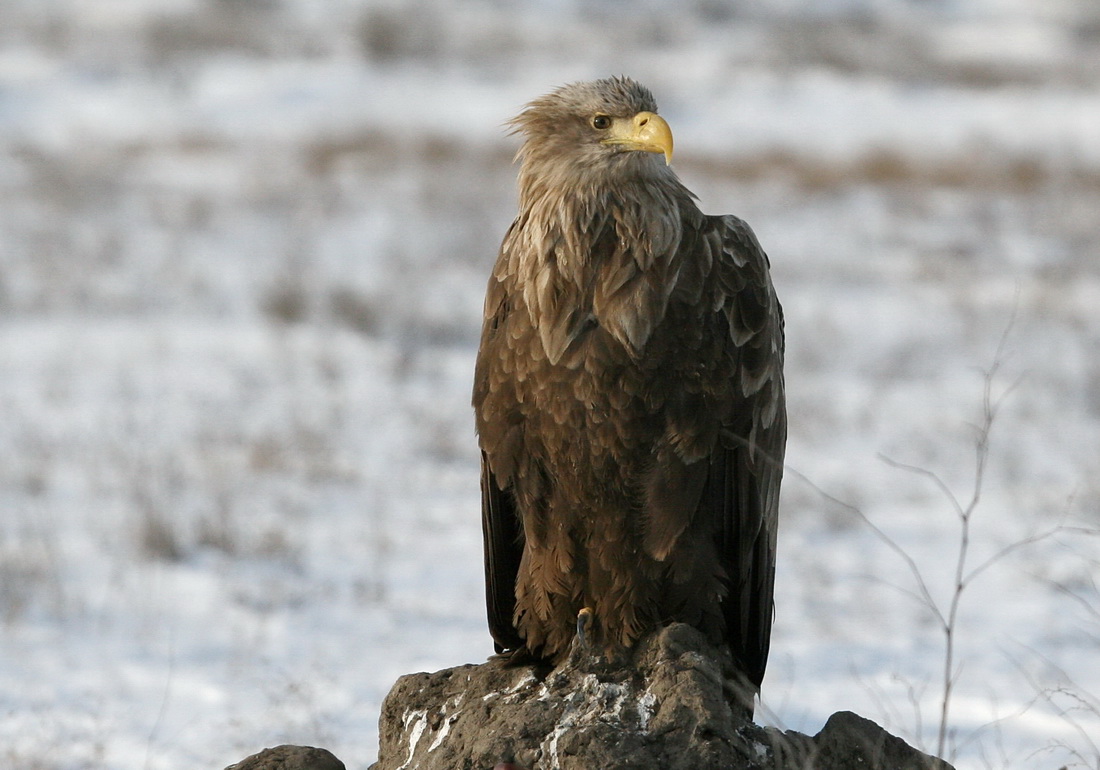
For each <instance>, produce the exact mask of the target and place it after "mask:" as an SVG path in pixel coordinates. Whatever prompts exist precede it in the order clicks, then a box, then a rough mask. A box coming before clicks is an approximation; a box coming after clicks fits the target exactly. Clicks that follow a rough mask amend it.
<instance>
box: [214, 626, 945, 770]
mask: <svg viewBox="0 0 1100 770" xmlns="http://www.w3.org/2000/svg"><path fill="white" fill-rule="evenodd" d="M734 682H735V680H734V668H733V665H732V661H731V660H730V658H729V654H728V653H727V652H725V651H724V650H719V649H716V648H715V647H713V646H711V645H710V644H708V643H707V642H706V640H705V639H704V637H703V636H702V635H701V634H700V633H699V632H697V631H696V630H695V629H693V628H691V627H690V626H686V625H683V624H674V625H671V626H668V627H667V628H664V629H662V630H660V631H658V632H656V633H654V634H653V635H651V636H650V637H648V638H646V639H645V640H643V641H642V642H641V643H640V644H639V645H638V646H637V648H636V649H635V651H634V652H633V654H632V656H631V660H629V661H623V662H621V663H620V664H618V665H615V664H612V663H609V662H607V661H605V660H598V659H595V658H593V657H592V656H589V655H585V654H581V653H579V652H578V651H577V650H574V653H573V655H572V656H571V657H570V659H569V660H568V661H567V662H565V663H564V664H562V665H561V666H559V667H557V668H555V669H552V670H551V669H548V668H545V667H542V668H540V667H537V666H517V665H515V664H508V663H506V662H505V661H504V660H502V659H500V658H493V659H490V660H489V661H488V662H487V663H483V664H481V665H466V666H457V667H455V668H449V669H445V670H443V671H438V672H436V673H434V674H409V675H407V676H403V677H401V678H400V679H398V680H397V683H396V684H395V685H394V687H393V689H392V690H390V693H389V695H388V696H386V699H385V701H384V702H383V704H382V716H381V719H380V720H379V733H380V736H379V740H380V747H379V757H378V762H376V763H375V764H374V765H372V766H371V768H370V770H494V768H495V770H582V769H583V770H596V769H602V768H606V769H607V770H611V769H612V768H616V769H617V768H631V769H632V770H707V769H709V768H716V769H717V768H722V769H723V770H726V769H727V768H728V769H732V770H740V769H741V768H744V769H745V770H749V769H751V770H781V769H782V770H786V769H787V768H814V769H815V770H850V769H851V768H861V770H951V766H950V765H948V764H947V763H946V762H943V761H941V760H939V759H935V758H933V757H930V756H928V755H926V754H922V753H921V752H919V751H917V750H916V749H914V748H912V747H910V746H909V745H908V744H907V743H905V741H903V740H901V739H900V738H896V737H894V736H893V735H890V734H889V733H887V732H886V731H885V730H883V729H882V728H881V727H879V726H878V725H876V724H875V723H874V722H871V721H869V720H867V719H864V718H862V717H859V716H857V715H855V714H852V713H850V712H843V711H842V712H838V713H836V714H834V715H833V716H832V717H830V718H829V720H828V722H827V723H826V724H825V727H824V728H823V729H822V730H821V732H819V733H818V734H817V735H815V736H812V737H811V736H808V735H802V734H801V733H796V732H783V731H780V730H776V729H774V728H765V727H760V726H758V725H756V724H754V723H753V722H752V720H751V719H750V718H749V715H748V711H747V709H745V708H744V706H743V705H742V702H741V701H739V700H738V697H737V695H738V689H737V687H736V685H735V683H734ZM292 748H300V747H285V746H284V747H279V748H278V749H268V750H267V751H268V752H278V751H282V752H284V753H285V752H286V751H287V750H288V749H292ZM310 751H317V750H316V749H312V750H310ZM325 754H326V755H327V752H325ZM285 756H286V758H287V759H288V760H290V761H286V762H284V761H281V760H282V756H280V758H279V759H280V761H278V762H273V763H272V764H260V763H259V761H260V760H262V759H263V758H264V752H261V753H260V754H257V755H255V756H254V757H250V758H249V759H248V760H244V761H243V762H242V763H239V764H238V765H237V766H235V767H236V768H237V769H238V770H253V768H255V770H260V768H268V767H270V768H271V769H272V770H274V769H275V768H279V769H280V770H329V769H330V768H335V769H336V770H339V768H342V765H333V764H331V761H338V760H335V757H331V755H327V756H324V757H322V756H321V755H308V756H307V755H306V754H302V755H293V758H291V755H290V754H285ZM314 756H316V758H317V761H318V762H322V763H321V764H316V765H314V764H312V763H311V761H310V759H312V758H313V757H314ZM330 757H331V760H330V759H329V758H330ZM272 758H273V759H274V757H272ZM250 761H255V762H257V764H255V765H252V764H245V763H247V762H250Z"/></svg>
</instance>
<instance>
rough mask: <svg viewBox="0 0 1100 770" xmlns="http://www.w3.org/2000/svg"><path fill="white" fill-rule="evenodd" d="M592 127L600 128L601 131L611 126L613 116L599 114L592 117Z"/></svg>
mask: <svg viewBox="0 0 1100 770" xmlns="http://www.w3.org/2000/svg"><path fill="white" fill-rule="evenodd" d="M592 128H596V129H599V130H600V131H603V130H604V129H607V128H611V118H609V117H607V116H606V115H597V116H596V117H594V118H592Z"/></svg>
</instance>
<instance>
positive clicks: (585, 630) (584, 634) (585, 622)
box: [577, 607, 596, 652]
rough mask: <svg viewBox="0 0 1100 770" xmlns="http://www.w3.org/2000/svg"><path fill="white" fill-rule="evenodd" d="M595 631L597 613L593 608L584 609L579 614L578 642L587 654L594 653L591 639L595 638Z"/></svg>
mask: <svg viewBox="0 0 1100 770" xmlns="http://www.w3.org/2000/svg"><path fill="white" fill-rule="evenodd" d="M595 631H596V613H595V612H594V611H593V610H592V608H591V607H582V608H581V611H580V612H578V613H577V641H578V642H579V643H580V647H581V649H582V650H584V651H585V652H592V642H593V639H592V638H591V637H595V635H596V633H595Z"/></svg>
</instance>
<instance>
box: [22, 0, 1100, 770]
mask: <svg viewBox="0 0 1100 770" xmlns="http://www.w3.org/2000/svg"><path fill="white" fill-rule="evenodd" d="M797 5H798V4H796V3H793V2H790V0H770V2H768V3H764V4H757V7H756V9H755V10H753V11H751V12H750V11H747V10H744V11H733V10H730V9H729V8H728V7H727V6H726V5H725V4H722V3H719V2H705V1H704V0H697V1H696V2H682V3H668V2H662V3H657V2H647V3H631V4H627V3H619V2H613V3H607V4H602V3H594V2H587V1H585V0H572V1H570V0H544V1H543V2H541V3H532V4H526V5H524V4H506V3H503V2H502V3H499V4H494V3H492V2H489V1H488V0H484V1H482V2H463V3H444V2H443V1H442V0H439V2H433V1H432V0H420V1H419V2H413V3H405V4H401V3H398V2H388V3H382V2H378V3H359V2H351V0H343V1H342V2H327V1H325V2H322V0H205V1H204V0H158V1H157V2H148V1H146V0H109V1H108V0H101V1H99V2H95V3H89V2H82V1H81V0H50V1H49V2H45V1H42V2H29V0H28V1H25V2H10V3H4V4H3V6H2V7H0V426H2V427H0V765H3V766H4V767H11V768H15V769H16V770H21V769H23V768H36V769H42V770H46V769H50V770H52V769H53V768H66V769H68V768H120V769H121V768H148V769H149V770H154V769H158V768H180V767H210V768H217V767H222V766H224V765H226V764H228V763H229V762H231V761H233V760H236V759H239V758H240V757H242V756H244V755H245V754H247V753H250V752H252V751H255V750H257V749H259V748H261V747H263V746H268V745H274V744H276V743H280V742H294V743H305V744H313V745H323V746H326V747H328V748H330V749H331V750H333V751H334V752H335V753H336V754H337V755H338V756H340V757H342V758H344V759H345V760H346V761H348V762H349V767H360V768H363V767H365V766H366V765H367V764H369V763H370V762H371V761H372V759H373V757H374V755H375V751H376V720H377V717H378V710H379V704H380V701H381V698H382V697H383V695H384V694H385V692H386V691H387V690H388V688H389V686H390V684H392V682H393V680H394V679H395V678H396V677H397V676H398V675H399V674H402V673H406V672H410V671H414V670H431V669H437V668H441V667H444V666H450V665H455V664H459V663H464V662H470V661H476V660H480V659H483V658H484V657H485V656H486V655H488V653H489V652H490V651H491V649H490V642H489V638H488V634H487V632H486V630H485V627H484V618H483V607H482V585H481V555H480V532H479V520H478V516H479V514H478V493H477V463H476V453H475V441H474V436H473V428H472V416H471V413H470V410H469V407H468V392H469V387H470V379H471V369H472V361H473V357H474V352H475V346H476V337H477V333H478V326H479V316H480V303H481V293H482V290H483V288H484V281H485V277H486V275H487V272H488V270H489V267H490V265H491V263H492V260H493V257H494V254H495V250H496V246H497V244H498V243H499V239H500V237H501V235H502V233H503V231H504V229H505V227H506V226H507V224H508V222H509V220H510V218H511V213H512V212H513V211H514V205H515V204H514V186H513V185H514V181H513V180H514V169H513V168H512V167H511V166H510V165H509V159H510V154H511V153H512V152H513V151H514V147H515V145H514V141H513V140H511V139H509V138H508V137H506V136H505V135H504V134H503V131H502V129H501V123H502V122H503V121H504V120H506V119H507V118H508V117H510V116H511V115H512V114H514V113H515V112H516V111H517V109H518V108H519V106H520V105H521V104H522V103H523V102H524V101H526V100H527V99H529V98H531V97H533V96H535V95H537V94H539V93H542V92H544V91H545V90H547V89H548V88H550V87H553V86H554V85H557V84H559V83H561V82H565V81H568V80H573V79H578V78H586V77H593V76H603V75H607V74H616V73H619V72H626V73H629V74H632V75H634V76H636V77H638V78H639V79H642V80H644V81H645V82H647V83H648V84H649V85H650V86H651V87H652V88H653V89H654V91H655V92H656V94H657V96H658V99H659V101H660V102H661V104H662V111H663V112H664V113H665V114H666V116H667V117H668V118H669V121H670V123H671V124H672V126H673V129H674V131H675V132H676V136H677V158H676V167H677V169H678V170H679V172H680V174H681V176H682V177H683V178H684V179H685V181H687V183H688V184H689V186H691V187H692V188H693V189H694V190H696V192H698V193H699V195H700V197H701V199H702V203H703V206H704V209H705V210H707V211H710V212H713V213H723V212H734V213H737V214H739V215H741V216H742V217H744V218H745V219H747V220H748V221H749V222H750V223H752V225H753V226H754V228H755V229H756V231H757V233H758V235H759V237H760V239H761V241H762V242H763V244H764V245H765V248H766V249H767V250H768V251H769V253H770V254H771V257H772V261H773V266H774V276H775V282H776V285H777V288H778V290H779V292H780V296H781V299H782V300H783V302H784V305H785V308H786V311H787V319H788V327H787V331H788V341H789V358H788V368H787V380H788V387H789V398H790V411H791V417H790V423H791V437H790V444H789V450H788V462H789V471H788V480H787V482H786V485H785V489H784V506H783V513H784V529H783V531H782V533H781V542H780V548H781V551H780V567H779V578H778V579H779V585H778V587H777V621H776V627H775V635H774V639H773V652H772V659H771V664H770V669H769V673H768V677H767V679H766V681H765V686H764V694H763V704H764V708H762V709H761V711H762V712H763V714H762V716H766V717H767V718H769V719H770V720H771V721H772V722H773V723H777V724H782V725H784V726H785V727H789V728H793V729H799V730H802V731H808V732H816V731H817V730H818V729H819V728H820V727H821V725H822V724H823V722H824V720H825V718H826V717H827V716H828V715H829V714H830V713H832V712H833V711H836V710H839V709H850V710H854V711H857V712H860V713H862V714H864V715H866V716H868V717H871V718H873V719H876V720H878V721H880V722H882V723H883V724H885V725H886V726H887V727H888V728H890V729H891V730H893V731H894V732H896V733H898V734H901V735H903V736H904V737H906V738H908V739H909V740H911V741H912V742H915V743H917V744H919V745H921V746H923V747H925V748H927V749H934V748H935V732H936V726H937V723H938V719H939V709H940V703H941V701H942V684H941V683H942V668H943V659H944V653H943V634H942V632H941V630H940V628H939V626H938V625H937V621H936V618H935V615H934V613H933V612H932V611H931V610H930V609H929V608H928V606H927V602H924V603H922V602H921V601H918V600H916V599H914V598H913V596H914V594H918V593H919V591H920V587H919V584H918V582H917V581H916V579H915V578H914V575H913V574H912V572H911V571H910V569H909V566H908V563H907V562H906V560H905V559H904V558H903V557H902V556H900V555H899V553H898V552H897V551H896V550H894V549H893V548H891V547H890V546H889V545H888V544H887V543H886V542H885V541H884V540H883V539H882V538H881V537H879V536H878V535H876V534H875V532H874V530H873V529H872V527H871V526H870V525H869V524H868V523H867V522H868V520H869V521H870V522H873V523H874V525H877V526H878V527H880V528H881V530H882V531H883V532H884V533H885V534H886V535H888V536H889V537H890V538H892V541H893V542H894V543H895V544H896V545H897V546H898V548H899V549H901V550H903V551H904V552H905V554H906V555H907V556H908V557H909V558H911V559H912V563H913V565H914V566H916V567H917V568H919V570H920V573H921V576H922V579H923V580H924V581H925V583H926V586H927V589H928V591H929V598H930V599H931V600H932V601H934V602H935V603H936V604H937V606H938V607H939V609H940V610H941V611H942V612H945V613H946V612H947V609H948V603H949V601H950V597H951V591H952V586H953V583H954V572H955V559H956V553H957V548H958V543H959V517H958V515H957V514H956V513H955V512H953V509H952V503H951V501H950V500H949V499H948V497H946V496H945V495H944V493H943V492H942V491H941V490H940V489H939V488H938V487H937V483H936V480H934V479H930V478H927V477H925V476H922V475H920V474H918V473H914V472H911V471H907V470H904V469H899V468H897V467H894V466H892V465H891V464H889V463H888V462H886V461H885V460H884V459H883V458H884V457H885V458H889V459H890V460H893V461H896V462H898V463H906V464H911V465H915V466H919V467H920V468H923V469H926V470H928V471H931V472H933V473H935V474H937V475H936V479H938V480H939V481H941V482H942V483H943V484H944V485H945V486H946V487H947V488H948V489H949V490H951V492H952V493H953V494H954V495H956V496H957V497H958V499H959V501H960V503H961V504H962V505H963V506H965V505H966V504H967V502H968V501H969V500H970V496H971V492H972V488H973V486H974V481H975V440H976V431H975V425H976V424H979V423H980V422H981V419H982V394H983V387H984V386H985V385H986V383H987V381H988V383H989V384H990V386H991V389H992V392H993V395H994V396H995V397H997V398H1000V397H1002V396H1003V399H1002V400H1000V402H999V403H1000V410H999V411H998V413H997V416H996V418H995V420H994V422H993V427H992V431H991V443H990V448H989V451H988V457H987V461H986V464H985V467H984V476H983V478H982V483H981V493H982V494H981V499H980V502H979V504H978V505H977V507H976V508H975V510H974V513H973V518H972V520H973V529H974V531H973V533H972V537H971V540H970V550H969V553H968V554H967V559H968V561H967V566H968V569H973V568H975V567H980V566H981V565H982V564H983V563H985V562H986V560H988V559H990V558H991V557H995V556H997V555H998V554H1001V556H1000V557H999V558H996V559H995V560H994V562H993V563H992V564H991V566H989V567H988V569H986V570H984V571H983V572H981V573H980V575H978V576H977V577H976V578H975V579H974V580H973V582H971V583H969V584H968V588H967V589H966V591H965V592H964V594H963V597H962V602H961V605H960V609H959V614H958V620H957V632H956V637H955V642H956V662H957V664H958V672H957V676H956V685H955V691H954V694H953V696H952V698H951V701H950V707H951V711H950V724H951V726H952V733H951V739H950V741H949V748H950V751H951V754H952V756H954V757H955V759H956V761H957V764H958V766H959V767H960V768H981V767H1012V768H1015V767H1044V768H1046V767H1049V768H1057V767H1060V766H1062V765H1063V764H1071V765H1073V764H1076V766H1088V767H1097V766H1098V765H1100V749H1098V748H1097V744H1098V743H1100V739H1098V738H1097V737H1096V736H1098V735H1100V666H1097V664H1096V661H1097V656H1098V653H1100V593H1098V591H1097V583H1096V573H1097V570H1098V568H1100V538H1098V537H1097V535H1096V533H1097V529H1098V528H1100V481H1098V478H1100V474H1098V473H1097V471H1098V470H1100V440H1098V438H1097V437H1098V436H1100V220H1098V216H1097V212H1098V211H1100V141H1098V139H1097V137H1100V71H1098V69H1097V62H1098V61H1100V12H1098V11H1097V9H1096V6H1095V4H1094V3H1091V2H1089V1H1088V0H1080V1H1079V2H1073V1H1072V0H1062V2H1057V3H1046V4H1037V3H1029V2H1024V1H1023V0H983V2H973V3H961V2H951V1H950V0H942V1H941V2H903V1H902V0H880V1H879V2H874V1H873V0H834V2H830V3H826V4H816V5H815V6H814V7H815V8H816V9H817V10H816V11H815V12H814V13H813V14H810V15H807V14H806V13H804V12H800V11H799V9H798V8H797V7H796V6H797ZM1002 339H1003V344H1002ZM998 350H1000V353H998ZM994 368H995V371H993V373H992V375H991V376H989V377H987V376H986V375H985V372H987V371H989V370H991V369H994ZM842 503H843V504H842ZM857 509H858V512H857ZM1057 527H1061V529H1059V530H1058V531H1057V532H1055V533H1054V534H1052V535H1050V536H1048V537H1043V538H1042V539H1039V540H1038V541H1037V542H1032V543H1024V541H1026V539H1027V538H1029V537H1033V536H1036V535H1040V534H1042V533H1046V532H1049V531H1050V530H1051V529H1052V528H1057ZM1021 543H1024V544H1022V545H1020V547H1018V548H1015V549H1011V550H1009V551H1007V552H1005V551H1004V549H1009V548H1010V547H1011V546H1013V544H1021Z"/></svg>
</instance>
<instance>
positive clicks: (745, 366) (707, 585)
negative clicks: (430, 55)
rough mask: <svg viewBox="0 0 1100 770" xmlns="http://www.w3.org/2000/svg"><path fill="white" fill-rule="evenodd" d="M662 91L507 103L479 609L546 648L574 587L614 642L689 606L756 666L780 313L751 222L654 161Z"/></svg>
mask: <svg viewBox="0 0 1100 770" xmlns="http://www.w3.org/2000/svg"><path fill="white" fill-rule="evenodd" d="M656 109H657V108H656V104H655V103H654V100H653V96H652V95H651V94H650V92H649V91H648V90H647V89H646V88H644V87H643V86H641V85H639V84H637V83H635V82H634V81H632V80H629V79H627V78H612V79H608V80H599V81H596V82H593V83H579V84H573V85H568V86H565V87H563V88H559V89H558V90H556V91H554V92H553V93H550V94H548V95H547V96H544V97H542V98H539V99H536V100H535V101H533V102H531V103H530V104H529V105H528V106H527V108H526V109H525V110H524V111H523V112H522V113H521V114H520V115H519V116H518V117H516V118H515V119H514V120H513V121H512V123H513V126H514V127H515V130H516V132H518V133H521V134H522V135H523V137H524V143H523V146H522V148H521V149H520V151H519V154H518V156H517V157H518V158H519V159H520V160H521V161H522V163H521V167H520V174H519V192H520V210H519V215H518V216H517V217H516V219H515V221H514V222H513V223H512V226H511V228H509V230H508V233H507V235H506V236H505V237H504V243H503V244H502V246H501V250H500V255H499V257H498V259H497V263H496V266H495V267H494V269H493V273H492V277H491V278H490V279H489V287H488V291H487V295H486V298H485V322H484V327H483V330H482V337H481V347H480V350H479V352H478V358H477V369H476V374H475V383H474V398H473V403H474V408H475V411H476V418H477V430H478V436H479V441H480V445H481V450H482V522H483V526H484V535H485V575H486V592H487V600H488V610H489V627H490V630H491V632H492V635H493V638H494V640H495V642H496V645H497V649H498V651H504V650H526V651H527V652H528V653H530V654H531V655H533V656H535V657H538V658H544V659H548V660H551V661H558V660H561V659H562V658H563V657H564V656H565V655H566V654H567V652H568V650H569V646H570V644H571V642H572V639H573V637H574V636H575V634H576V628H577V616H578V613H579V612H580V611H581V610H582V609H583V608H586V607H588V608H591V610H592V611H593V615H592V623H591V627H592V630H593V632H594V635H595V637H596V639H597V640H598V642H599V644H600V645H601V646H602V647H603V649H604V650H606V651H607V652H609V653H613V652H616V651H621V650H624V649H626V648H629V647H630V646H631V645H633V644H634V642H636V641H637V640H638V639H639V638H640V637H641V636H642V635H643V634H645V633H646V632H647V631H650V630H652V629H654V628H657V627H659V626H660V625H662V624H666V623H669V622H673V621H683V622H686V623H689V624H691V625H693V626H695V627H696V628H698V629H700V630H701V631H703V632H704V633H706V634H708V635H709V636H710V637H711V638H712V639H714V640H715V641H719V642H721V641H725V642H726V643H727V644H728V645H729V647H730V649H731V651H732V653H733V655H734V659H735V661H736V662H737V664H738V665H739V666H740V668H741V670H742V671H743V673H744V674H745V676H746V677H747V678H748V679H749V680H750V681H751V682H752V683H753V684H754V685H756V686H759V684H760V680H761V678H762V677H763V675H764V665H765V662H766V660H767V655H768V642H769V637H770V634H771V621H772V586H773V583H774V572H775V535H776V527H777V510H778V498H779V484H780V479H781V476H782V461H783V448H784V443H785V441H786V412H785V407H784V398H783V372H782V366H783V319H782V313H781V310H780V307H779V302H778V301H777V300H776V297H775V292H774V290H773V289H772V284H771V279H770V277H769V274H768V260H767V257H766V256H765V255H764V252H763V251H762V250H761V249H760V246H759V244H758V243H757V241H756V238H755V236H754V235H753V234H752V231H751V230H750V229H749V227H748V225H746V224H745V223H744V222H742V221H741V220H740V219H737V218H736V217H733V216H706V215H704V214H702V213H700V211H699V209H698V208H697V207H696V205H695V203H694V196H693V195H692V194H691V192H689V191H688V190H687V188H685V187H684V186H683V184H681V183H680V181H679V179H677V177H676V175H675V174H674V173H673V171H672V170H671V169H670V168H669V167H668V166H667V165H666V159H667V158H669V157H670V156H671V152H672V136H671V133H670V131H669V129H668V126H667V124H666V123H665V122H664V121H663V120H662V119H661V118H659V117H658V116H657V115H656V114H655V113H656ZM660 153H663V154H664V155H665V158H662V157H660Z"/></svg>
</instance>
